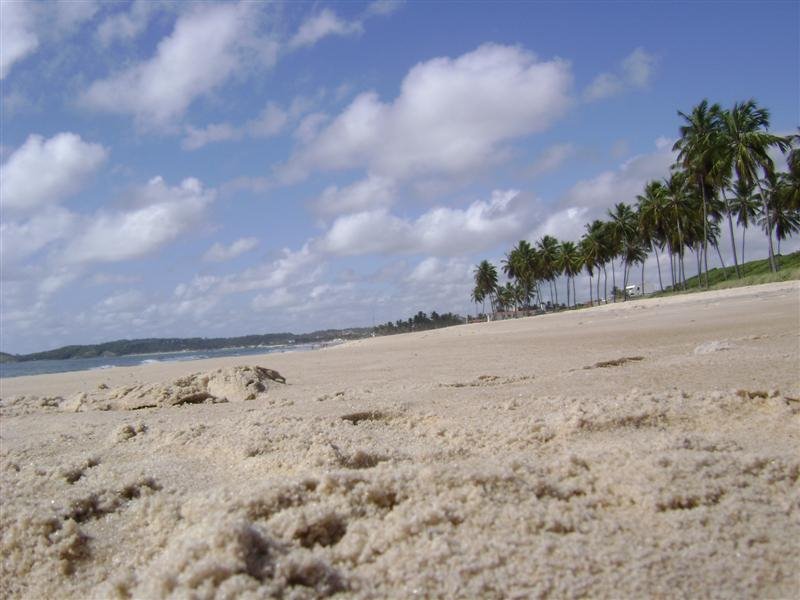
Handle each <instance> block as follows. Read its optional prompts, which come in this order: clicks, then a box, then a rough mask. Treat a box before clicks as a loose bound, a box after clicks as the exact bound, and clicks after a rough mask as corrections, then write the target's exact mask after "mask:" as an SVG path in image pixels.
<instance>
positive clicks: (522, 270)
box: [503, 240, 536, 304]
mask: <svg viewBox="0 0 800 600" xmlns="http://www.w3.org/2000/svg"><path fill="white" fill-rule="evenodd" d="M535 268H536V255H535V252H534V249H533V247H532V246H531V245H530V243H529V242H527V241H525V240H520V241H519V242H518V243H517V245H516V246H514V248H512V249H511V252H509V253H508V254H507V255H506V258H505V260H504V261H503V271H504V272H505V274H506V275H507V276H508V277H511V278H512V279H514V280H516V282H517V285H518V286H519V287H520V289H521V291H522V295H523V301H524V303H525V304H527V303H528V302H529V301H530V298H531V296H532V295H533V287H534V283H535Z"/></svg>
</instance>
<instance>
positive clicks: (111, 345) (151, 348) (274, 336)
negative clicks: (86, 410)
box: [0, 327, 372, 363]
mask: <svg viewBox="0 0 800 600" xmlns="http://www.w3.org/2000/svg"><path fill="white" fill-rule="evenodd" d="M371 332H372V328H365V327H364V328H353V329H325V330H323V331H315V332H313V333H303V334H295V333H267V334H264V335H245V336H240V337H230V338H148V339H141V340H116V341H113V342H105V343H103V344H88V345H74V346H63V347H61V348H56V349H54V350H47V351H45V352H33V353H31V354H8V353H6V352H0V362H4V363H7V362H24V361H30V360H65V359H70V358H94V357H97V356H126V355H130V354H155V353H161V352H181V351H186V350H219V349H221V348H255V347H258V346H276V345H282V344H311V343H317V342H326V341H330V340H334V339H339V338H341V339H358V338H362V337H366V336H368V335H370V333H371Z"/></svg>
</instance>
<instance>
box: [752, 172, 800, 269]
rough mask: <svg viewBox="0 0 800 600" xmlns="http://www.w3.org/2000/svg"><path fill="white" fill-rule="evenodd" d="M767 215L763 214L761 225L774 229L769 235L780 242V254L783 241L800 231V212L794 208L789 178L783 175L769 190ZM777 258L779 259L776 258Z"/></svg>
mask: <svg viewBox="0 0 800 600" xmlns="http://www.w3.org/2000/svg"><path fill="white" fill-rule="evenodd" d="M767 193H768V194H769V197H768V199H767V211H766V214H762V215H761V218H760V224H761V226H762V227H764V228H767V227H772V229H771V230H770V231H768V232H767V234H768V235H769V237H770V240H771V239H772V232H773V231H774V232H775V239H776V240H778V254H780V252H781V241H783V240H785V239H786V238H788V237H791V236H792V235H793V234H795V233H797V232H798V231H800V211H799V210H797V209H795V208H793V207H792V188H791V183H790V181H789V176H788V175H786V174H784V173H781V174H780V175H779V176H777V177H776V178H775V179H774V181H773V182H772V183H771V184H770V185H769V187H768V188H767ZM776 258H777V257H776Z"/></svg>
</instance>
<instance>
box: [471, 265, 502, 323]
mask: <svg viewBox="0 0 800 600" xmlns="http://www.w3.org/2000/svg"><path fill="white" fill-rule="evenodd" d="M474 275H475V291H476V292H478V295H479V296H480V297H481V298H489V304H490V306H491V308H492V312H495V300H496V296H497V267H495V266H494V265H493V264H492V263H490V262H489V261H488V260H483V261H481V262H480V264H478V265H477V266H476V267H475V271H474ZM473 295H474V294H473Z"/></svg>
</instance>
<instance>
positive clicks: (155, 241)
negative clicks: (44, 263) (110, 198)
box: [61, 177, 214, 264]
mask: <svg viewBox="0 0 800 600" xmlns="http://www.w3.org/2000/svg"><path fill="white" fill-rule="evenodd" d="M213 199H214V192H213V191H209V190H204V189H203V186H202V184H201V183H200V182H199V181H197V180H196V179H193V178H188V179H185V180H183V182H181V184H180V186H176V187H169V186H167V185H166V184H165V183H164V180H163V179H161V178H160V177H156V178H154V179H152V180H151V181H150V182H148V184H147V185H146V186H144V187H143V188H141V189H140V190H138V192H137V200H138V205H139V206H138V207H137V208H135V209H134V210H130V211H120V212H100V213H98V214H96V215H94V216H92V217H91V218H89V219H87V220H86V223H85V225H84V227H83V230H82V232H81V233H79V234H77V235H76V237H75V238H74V239H73V240H72V241H71V242H70V243H69V244H68V245H67V247H66V249H65V250H64V252H63V254H62V256H61V260H63V261H64V262H66V263H72V264H75V263H86V262H114V261H120V260H128V259H132V258H138V257H141V256H144V255H146V254H149V253H151V252H154V251H155V250H157V249H158V248H160V247H161V246H163V245H165V244H167V243H168V242H171V241H173V240H174V239H176V238H177V237H179V236H180V235H182V234H183V233H185V232H186V231H189V230H191V229H193V228H194V226H195V225H196V223H197V222H198V220H199V219H200V218H201V217H202V215H203V213H204V211H205V209H206V207H207V206H208V205H209V204H210V203H211V202H212V201H213Z"/></svg>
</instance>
